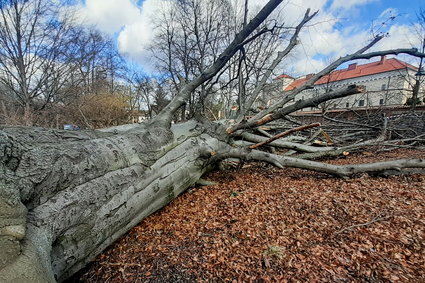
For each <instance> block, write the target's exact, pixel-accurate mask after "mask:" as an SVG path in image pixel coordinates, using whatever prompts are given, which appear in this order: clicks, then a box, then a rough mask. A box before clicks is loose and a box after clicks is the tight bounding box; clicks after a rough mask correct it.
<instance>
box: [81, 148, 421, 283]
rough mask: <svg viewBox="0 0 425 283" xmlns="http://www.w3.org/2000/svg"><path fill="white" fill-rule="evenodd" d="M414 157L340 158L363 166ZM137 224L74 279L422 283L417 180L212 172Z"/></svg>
mask: <svg viewBox="0 0 425 283" xmlns="http://www.w3.org/2000/svg"><path fill="white" fill-rule="evenodd" d="M406 155H412V156H418V155H422V156H425V154H424V153H423V152H412V151H407V150H404V151H398V152H387V153H382V154H378V155H377V154H373V155H369V154H358V155H354V154H353V155H352V154H350V155H348V156H346V157H344V158H341V159H338V160H335V161H332V162H333V163H335V164H344V163H347V162H357V163H359V162H369V161H376V160H388V159H394V158H398V157H401V156H406ZM208 178H209V179H210V180H212V181H214V182H216V185H213V186H207V187H200V188H196V189H193V190H191V193H187V194H184V195H182V196H181V197H179V198H177V199H176V200H175V201H173V202H172V203H171V204H170V205H168V206H167V207H165V208H164V209H162V210H161V211H159V212H157V213H155V214H154V215H152V216H150V217H148V218H146V219H145V220H143V221H142V222H141V223H140V224H139V225H138V226H137V227H135V228H133V229H132V230H131V231H130V232H129V233H128V234H127V235H125V236H123V237H122V238H121V239H120V240H119V241H117V242H116V243H115V244H114V245H113V246H112V247H110V249H108V250H107V251H105V253H103V254H102V255H100V256H99V257H98V258H97V259H96V261H95V262H94V263H93V264H91V265H90V266H89V267H88V268H87V269H86V270H84V271H83V273H82V274H81V276H80V278H79V280H81V281H82V282H102V281H107V282H194V281H201V282H209V281H214V282H215V281H218V282H221V281H225V282H250V281H263V282H369V281H372V282H425V176H423V175H414V176H397V177H388V178H371V177H369V176H366V175H362V176H359V177H358V178H353V179H349V180H342V179H337V178H333V177H330V176H328V175H326V174H320V173H315V172H309V171H304V170H300V169H285V170H281V169H274V168H269V167H267V168H264V167H262V166H260V165H258V166H251V167H249V168H245V169H241V170H238V171H221V172H214V173H211V174H210V175H209V176H208Z"/></svg>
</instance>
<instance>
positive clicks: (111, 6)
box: [76, 0, 141, 34]
mask: <svg viewBox="0 0 425 283" xmlns="http://www.w3.org/2000/svg"><path fill="white" fill-rule="evenodd" d="M76 12H77V16H78V17H79V18H80V19H82V20H83V21H84V22H85V23H87V24H90V25H96V26H97V27H98V28H99V29H100V30H101V31H103V32H106V33H110V34H114V33H116V32H118V31H119V30H120V29H121V28H122V27H124V26H126V25H130V24H133V23H135V22H137V21H138V20H139V19H140V15H141V13H140V10H139V7H138V6H137V5H136V3H135V2H134V1H131V0H120V1H116V0H86V2H85V4H80V5H79V6H77V9H76Z"/></svg>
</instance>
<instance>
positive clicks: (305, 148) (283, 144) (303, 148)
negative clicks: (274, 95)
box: [240, 132, 337, 153]
mask: <svg viewBox="0 0 425 283" xmlns="http://www.w3.org/2000/svg"><path fill="white" fill-rule="evenodd" d="M240 136H241V137H242V138H243V139H244V140H247V141H251V142H254V143H259V142H264V141H266V140H267V138H265V137H261V136H257V135H254V134H251V133H248V132H242V133H241V134H240ZM270 145H271V146H275V147H280V148H286V149H292V150H296V151H300V152H308V153H316V152H328V151H333V150H336V149H337V148H335V147H315V146H310V145H306V144H299V143H295V142H290V141H282V140H277V141H273V142H271V143H270Z"/></svg>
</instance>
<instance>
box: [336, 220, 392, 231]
mask: <svg viewBox="0 0 425 283" xmlns="http://www.w3.org/2000/svg"><path fill="white" fill-rule="evenodd" d="M388 218H390V216H384V217H378V216H376V217H374V218H373V219H372V220H370V221H369V222H366V223H360V224H355V225H352V226H348V227H346V228H344V229H341V230H339V231H338V232H336V234H341V233H343V232H345V231H348V230H351V229H353V228H357V227H362V226H367V225H370V224H372V223H375V222H378V221H382V220H385V219H388Z"/></svg>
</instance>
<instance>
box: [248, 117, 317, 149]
mask: <svg viewBox="0 0 425 283" xmlns="http://www.w3.org/2000/svg"><path fill="white" fill-rule="evenodd" d="M319 126H320V123H313V124H309V125H304V126H300V127H296V128H292V129H290V130H287V131H285V132H283V133H280V134H277V135H275V136H274V137H271V138H269V139H268V140H266V141H263V142H260V143H257V144H254V145H251V146H250V147H249V148H250V149H255V148H258V147H260V146H263V145H266V144H269V143H271V142H272V141H275V140H277V139H280V138H283V137H286V136H288V135H290V134H292V133H295V132H299V131H303V130H306V129H310V128H314V127H319Z"/></svg>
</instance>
